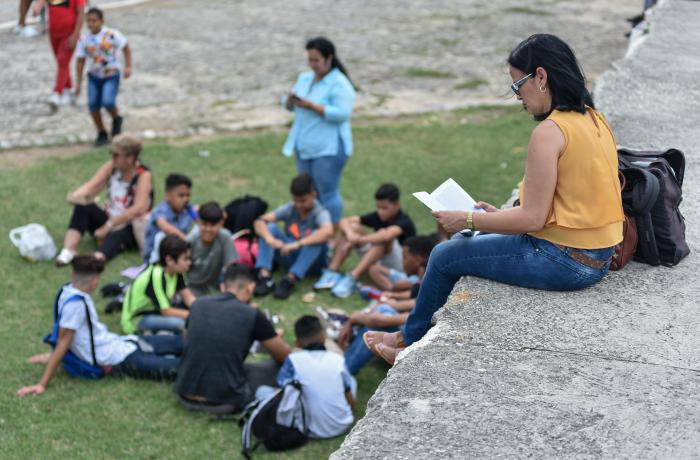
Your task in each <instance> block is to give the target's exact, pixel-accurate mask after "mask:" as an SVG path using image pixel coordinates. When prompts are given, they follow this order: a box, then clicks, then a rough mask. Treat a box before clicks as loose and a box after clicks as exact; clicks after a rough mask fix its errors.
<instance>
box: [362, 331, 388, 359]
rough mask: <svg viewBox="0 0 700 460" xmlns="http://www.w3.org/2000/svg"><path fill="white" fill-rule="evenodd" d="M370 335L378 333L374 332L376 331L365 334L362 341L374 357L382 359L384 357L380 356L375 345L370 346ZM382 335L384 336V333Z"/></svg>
mask: <svg viewBox="0 0 700 460" xmlns="http://www.w3.org/2000/svg"><path fill="white" fill-rule="evenodd" d="M368 334H376V332H374V331H367V332H365V333H364V334H362V341H363V342H364V343H365V346H366V347H367V349H368V350H369V351H371V352H372V354H373V355H374V356H376V357H377V358H381V357H382V355H380V354H379V352H378V351H377V350H376V349H375V347H374V344H370V343H369V341H368V340H367V338H368V337H369V335H368ZM382 334H383V332H382ZM378 343H379V342H378Z"/></svg>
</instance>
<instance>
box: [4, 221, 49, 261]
mask: <svg viewBox="0 0 700 460" xmlns="http://www.w3.org/2000/svg"><path fill="white" fill-rule="evenodd" d="M10 241H12V244H14V245H15V246H16V247H17V249H19V254H20V255H21V256H22V257H25V258H27V259H29V260H31V261H38V260H51V259H53V258H54V257H56V252H57V251H56V244H55V243H54V241H53V238H51V235H49V232H48V230H46V227H44V226H43V225H40V224H28V225H24V226H22V227H17V228H13V229H12V230H10Z"/></svg>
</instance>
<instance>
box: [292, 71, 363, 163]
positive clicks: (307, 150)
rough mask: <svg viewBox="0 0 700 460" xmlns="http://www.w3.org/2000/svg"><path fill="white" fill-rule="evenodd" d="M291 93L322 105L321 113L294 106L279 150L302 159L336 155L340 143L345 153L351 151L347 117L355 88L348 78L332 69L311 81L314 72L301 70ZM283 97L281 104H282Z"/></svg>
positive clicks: (350, 134)
mask: <svg viewBox="0 0 700 460" xmlns="http://www.w3.org/2000/svg"><path fill="white" fill-rule="evenodd" d="M293 92H294V94H296V95H297V96H299V97H300V98H302V99H308V100H310V101H311V102H313V103H315V104H321V105H323V106H324V107H325V112H324V115H323V116H321V115H319V114H318V113H316V112H314V111H313V110H309V109H302V108H300V107H296V106H295V107H294V108H293V109H292V111H293V112H294V123H293V124H292V129H291V130H290V131H289V135H288V136H287V142H285V143H284V148H283V149H282V153H283V154H284V155H286V156H292V155H293V154H294V152H296V153H297V154H298V155H299V158H301V159H302V160H311V159H314V158H319V157H324V156H331V155H336V154H337V153H338V152H339V151H340V145H338V144H339V142H342V143H343V145H342V147H343V151H344V152H345V154H346V155H351V154H352V131H351V129H350V117H351V116H352V106H353V103H354V102H355V89H354V88H353V87H352V84H351V83H350V80H348V78H347V77H346V76H345V74H343V72H341V71H340V70H338V69H333V70H331V71H330V72H328V73H327V74H326V76H325V77H323V78H322V79H321V80H319V81H317V82H316V83H314V73H313V72H311V71H309V72H303V73H301V74H300V75H299V78H297V82H296V83H295V84H294V89H293ZM286 102H287V100H286V98H283V100H282V103H283V105H286Z"/></svg>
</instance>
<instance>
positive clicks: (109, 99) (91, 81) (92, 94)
mask: <svg viewBox="0 0 700 460" xmlns="http://www.w3.org/2000/svg"><path fill="white" fill-rule="evenodd" d="M118 92H119V72H117V73H115V74H113V75H110V76H109V77H107V78H100V77H96V76H94V75H92V74H88V93H87V96H88V109H89V110H90V113H95V112H99V111H100V109H101V108H102V107H104V108H105V109H107V110H114V108H115V107H116V106H117V93H118Z"/></svg>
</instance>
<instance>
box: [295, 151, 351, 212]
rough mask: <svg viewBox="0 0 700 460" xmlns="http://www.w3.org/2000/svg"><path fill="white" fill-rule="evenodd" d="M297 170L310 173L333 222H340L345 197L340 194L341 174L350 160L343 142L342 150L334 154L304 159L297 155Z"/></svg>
mask: <svg viewBox="0 0 700 460" xmlns="http://www.w3.org/2000/svg"><path fill="white" fill-rule="evenodd" d="M296 158H297V171H299V174H302V173H308V174H309V175H310V176H311V179H312V180H313V181H314V187H316V191H317V192H318V199H319V201H320V202H321V204H322V205H323V207H324V208H326V209H327V210H328V212H329V213H330V214H331V221H333V224H337V223H338V222H340V218H341V217H343V198H342V197H341V196H340V176H341V174H342V172H343V167H344V166H345V163H346V162H347V161H348V156H347V155H345V152H344V151H343V143H342V142H340V151H339V152H338V153H337V154H335V155H332V156H325V157H319V158H313V159H311V160H302V159H300V158H299V155H297V157H296Z"/></svg>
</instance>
